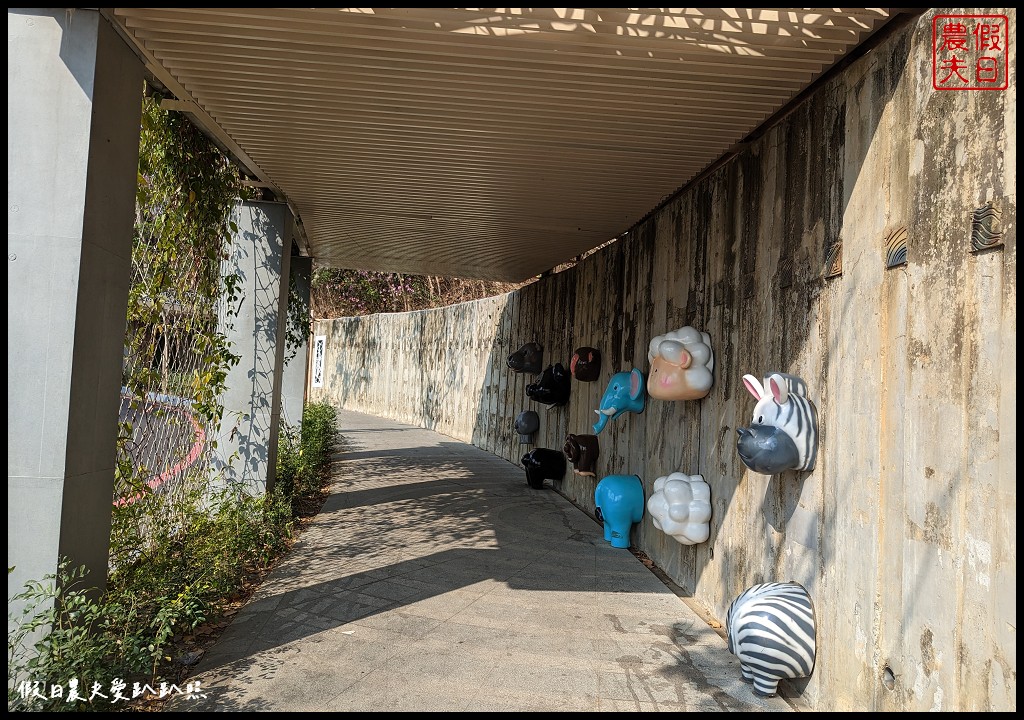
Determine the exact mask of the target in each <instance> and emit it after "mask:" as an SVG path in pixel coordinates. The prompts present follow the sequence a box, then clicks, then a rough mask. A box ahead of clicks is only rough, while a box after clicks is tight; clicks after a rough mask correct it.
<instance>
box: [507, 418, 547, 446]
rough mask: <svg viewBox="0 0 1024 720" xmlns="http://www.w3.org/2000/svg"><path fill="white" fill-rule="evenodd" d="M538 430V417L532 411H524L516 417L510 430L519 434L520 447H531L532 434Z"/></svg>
mask: <svg viewBox="0 0 1024 720" xmlns="http://www.w3.org/2000/svg"><path fill="white" fill-rule="evenodd" d="M539 428H540V415H538V414H537V413H536V412H534V411H533V410H524V411H523V412H521V413H519V414H518V415H516V421H515V423H513V425H512V429H513V430H515V431H516V432H517V433H519V444H520V445H533V434H534V433H535V432H537V430H538V429H539Z"/></svg>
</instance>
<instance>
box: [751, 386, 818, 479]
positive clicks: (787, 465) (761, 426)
mask: <svg viewBox="0 0 1024 720" xmlns="http://www.w3.org/2000/svg"><path fill="white" fill-rule="evenodd" d="M743 384H744V385H745V386H746V388H747V390H749V391H750V394H751V395H753V396H754V398H756V399H757V405H755V406H754V417H753V423H752V424H751V425H750V427H746V428H737V429H736V432H737V433H739V439H738V440H737V441H736V449H737V450H738V451H739V454H740V459H741V460H742V461H743V464H744V465H746V466H747V467H748V468H750V469H751V470H753V471H754V472H759V473H762V474H764V475H774V474H775V473H780V472H783V471H784V470H813V469H814V461H815V458H816V457H817V455H818V413H817V410H815V408H814V403H812V402H811V401H810V400H809V399H808V398H807V385H806V384H805V383H804V381H803V380H801V379H800V378H798V377H796V376H795V375H787V374H785V373H772V374H771V375H769V376H768V377H766V378H765V381H764V385H761V382H760V381H759V380H758V379H757V378H756V377H754V376H753V375H744V376H743Z"/></svg>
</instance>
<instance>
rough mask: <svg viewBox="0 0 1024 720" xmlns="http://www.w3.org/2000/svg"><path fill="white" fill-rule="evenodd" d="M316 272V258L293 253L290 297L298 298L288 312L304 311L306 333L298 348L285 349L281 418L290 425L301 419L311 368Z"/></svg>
mask: <svg viewBox="0 0 1024 720" xmlns="http://www.w3.org/2000/svg"><path fill="white" fill-rule="evenodd" d="M312 273H313V258H308V257H299V256H297V255H293V256H292V268H291V276H292V280H291V283H292V288H293V290H294V295H293V296H292V297H291V298H290V300H293V301H294V300H297V301H298V308H292V307H289V308H288V313H289V315H291V314H293V313H301V314H302V323H303V327H305V328H307V330H306V332H304V333H303V335H302V339H301V340H300V342H299V345H298V347H293V348H286V352H285V363H284V379H283V382H282V385H281V417H282V418H284V421H285V422H287V423H288V424H289V425H298V424H299V423H300V422H302V408H303V405H304V403H305V400H306V371H307V369H308V368H309V331H308V326H309V286H310V280H311V276H312Z"/></svg>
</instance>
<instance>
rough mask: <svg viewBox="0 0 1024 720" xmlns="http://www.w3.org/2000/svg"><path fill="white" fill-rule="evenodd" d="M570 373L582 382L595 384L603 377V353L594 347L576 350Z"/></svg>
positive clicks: (570, 363) (570, 365) (570, 364)
mask: <svg viewBox="0 0 1024 720" xmlns="http://www.w3.org/2000/svg"><path fill="white" fill-rule="evenodd" d="M569 371H570V372H571V373H572V376H573V377H574V378H576V379H577V380H579V381H580V382H594V381H595V380H597V379H598V378H599V377H600V376H601V351H600V350H598V349H597V348H592V347H580V348H576V351H575V352H574V353H573V354H572V360H571V361H570V362H569Z"/></svg>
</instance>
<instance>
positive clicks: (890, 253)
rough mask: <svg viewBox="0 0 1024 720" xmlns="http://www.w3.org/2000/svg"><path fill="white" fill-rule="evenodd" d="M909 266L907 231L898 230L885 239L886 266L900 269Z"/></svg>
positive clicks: (903, 229)
mask: <svg viewBox="0 0 1024 720" xmlns="http://www.w3.org/2000/svg"><path fill="white" fill-rule="evenodd" d="M906 264H907V229H906V228H905V227H901V228H897V229H896V230H893V231H892V232H891V233H889V235H888V236H886V238H885V266H886V267H887V268H894V267H899V266H900V265H906Z"/></svg>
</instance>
